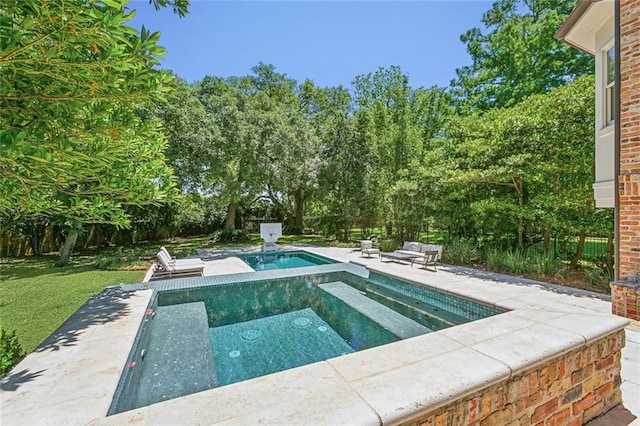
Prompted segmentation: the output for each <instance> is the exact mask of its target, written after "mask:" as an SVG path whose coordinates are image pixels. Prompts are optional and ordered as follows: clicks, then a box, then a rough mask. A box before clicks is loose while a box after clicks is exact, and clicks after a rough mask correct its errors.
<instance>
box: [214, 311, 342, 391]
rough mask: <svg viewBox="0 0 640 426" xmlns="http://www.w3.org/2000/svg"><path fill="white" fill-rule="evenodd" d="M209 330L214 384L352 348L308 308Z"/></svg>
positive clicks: (303, 363) (290, 365) (273, 371)
mask: <svg viewBox="0 0 640 426" xmlns="http://www.w3.org/2000/svg"><path fill="white" fill-rule="evenodd" d="M209 333H210V336H211V342H212V344H213V347H214V348H215V349H214V352H213V357H214V360H215V365H216V371H217V378H218V386H222V385H226V384H230V383H235V382H238V381H242V380H247V379H251V378H253V377H258V376H263V375H265V374H269V373H275V372H277V371H282V370H287V369H289V368H294V367H299V366H301V365H306V364H311V363H313V362H316V361H323V360H325V359H329V358H333V357H336V356H340V355H345V354H348V353H352V352H354V349H353V348H352V347H351V346H349V344H348V343H347V342H345V341H344V339H343V338H342V337H340V335H339V334H338V333H336V331H335V330H333V329H332V328H331V326H330V325H329V324H328V323H327V322H325V321H324V320H323V319H322V318H320V317H319V316H318V315H317V314H316V313H315V312H314V311H313V310H312V309H311V308H305V309H301V310H298V311H293V312H286V313H284V314H280V315H273V316H270V317H266V318H260V319H256V320H252V321H246V322H241V323H237V324H230V325H225V326H221V327H212V328H210V329H209ZM297 348H304V350H301V351H300V350H297Z"/></svg>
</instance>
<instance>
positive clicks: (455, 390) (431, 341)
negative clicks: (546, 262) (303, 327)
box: [2, 248, 628, 424]
mask: <svg viewBox="0 0 640 426" xmlns="http://www.w3.org/2000/svg"><path fill="white" fill-rule="evenodd" d="M305 250H307V248H305ZM308 251H310V252H311V253H316V252H317V251H318V250H308ZM318 254H321V255H324V256H326V254H323V253H318ZM326 257H331V256H326ZM337 260H340V259H337ZM356 260H357V259H356ZM336 265H338V266H336ZM398 266H399V265H398ZM331 267H333V268H337V267H340V270H344V269H345V268H346V269H349V270H353V271H359V273H364V272H363V269H362V268H361V267H359V266H357V265H350V264H332V265H320V266H318V267H307V268H304V269H305V271H304V272H305V274H306V273H309V274H311V273H314V272H312V271H310V269H316V268H320V269H321V270H323V271H322V272H315V273H323V272H327V271H326V269H332V268H331ZM368 267H369V268H371V269H372V270H378V271H379V272H380V270H379V269H380V266H379V265H375V264H371V265H368ZM403 267H404V268H408V265H404V266H403ZM296 269H298V270H296ZM299 269H300V268H294V269H289V270H280V271H260V272H256V273H238V274H228V275H221V276H216V277H198V278H184V279H176V280H170V281H171V282H166V281H165V282H162V281H155V282H153V283H148V284H146V286H147V287H150V284H151V285H152V286H153V287H154V288H155V287H156V286H157V287H158V290H159V289H160V288H166V289H169V290H170V289H178V288H184V287H191V285H190V284H189V283H190V282H191V281H192V280H197V281H200V284H201V285H216V283H218V284H219V283H229V282H241V281H243V280H246V279H247V276H248V275H251V277H254V278H255V280H262V279H272V278H276V277H282V276H293V275H299V273H300V271H299ZM388 269H389V267H388V265H387V264H384V266H382V270H383V273H386V274H390V275H396V274H393V273H389V271H388ZM391 269H393V268H391ZM335 270H337V269H335ZM412 273H414V271H412ZM255 274H259V275H262V276H261V277H257V276H256V275H255ZM444 275H445V274H441V275H440V277H442V278H445V277H444ZM396 276H397V275H396ZM416 277H418V279H420V276H419V275H416ZM426 277H429V278H432V277H434V275H426ZM400 278H402V279H409V280H412V281H414V280H413V279H412V278H407V277H404V276H402V277H400ZM447 278H449V279H450V280H451V281H452V282H449V283H447V282H442V283H439V284H438V283H436V285H433V283H429V282H425V281H429V280H424V279H420V281H421V282H420V284H423V285H429V286H431V287H435V288H438V287H440V288H441V289H442V290H444V291H448V292H451V293H453V294H460V293H467V294H471V295H472V296H475V297H471V298H473V299H475V300H478V301H480V302H483V303H488V304H493V305H494V306H501V307H503V308H509V307H510V309H513V310H512V311H511V312H507V313H504V314H501V315H497V316H494V317H490V318H486V319H483V320H478V321H474V322H472V323H468V324H464V325H460V326H457V327H453V328H450V329H446V330H443V331H440V332H436V333H432V334H428V335H423V336H418V337H415V338H411V339H407V340H404V341H400V342H396V343H392V344H389V345H385V346H381V347H377V348H372V349H369V350H366V351H362V352H357V353H354V354H351V355H346V356H343V357H339V358H333V359H329V360H327V361H323V362H319V363H315V364H310V365H307V366H303V367H298V368H295V369H292V370H287V371H284V372H280V373H275V374H271V375H267V376H263V377H259V378H256V379H252V380H249V381H246V382H241V383H236V384H233V385H228V386H224V387H221V388H216V389H211V390H207V391H204V392H200V393H197V394H192V395H187V396H184V397H181V398H176V399H173V400H169V401H164V402H161V403H157V404H153V405H151V406H148V407H143V408H140V409H136V410H132V411H128V412H124V413H121V414H117V415H114V416H110V417H104V415H105V414H106V409H104V403H103V402H102V403H100V404H97V403H96V398H99V397H98V396H96V395H97V393H98V392H97V391H98V390H99V391H100V395H102V399H108V401H109V403H110V402H111V397H112V396H113V391H115V388H114V389H113V391H109V389H105V388H108V387H110V386H113V380H112V379H111V381H110V382H109V384H108V386H107V384H106V383H98V384H94V386H89V388H90V389H94V390H95V391H96V392H94V393H92V392H88V391H87V389H83V391H84V393H85V396H84V397H82V396H80V395H78V396H76V397H74V398H71V399H68V400H66V401H63V403H61V402H57V403H55V404H54V402H55V400H56V399H60V397H61V395H58V394H57V392H55V391H56V390H60V389H62V387H61V386H62V383H68V382H69V380H65V377H64V375H65V374H67V375H68V374H69V372H71V375H72V376H73V374H74V373H75V372H76V371H77V370H75V369H74V368H73V367H74V366H70V365H68V363H67V364H65V362H64V360H62V359H61V360H59V362H60V364H58V365H57V366H56V365H55V364H54V365H50V366H49V368H48V369H47V371H45V372H44V373H42V374H41V377H42V376H46V374H48V371H52V370H55V369H56V368H57V369H58V370H59V372H60V373H62V376H61V377H59V379H60V380H59V381H58V382H57V383H53V384H51V383H48V385H49V388H48V389H45V390H43V389H42V387H43V383H42V382H41V381H40V383H35V382H38V381H39V379H38V380H31V381H28V382H25V383H23V384H22V385H32V386H28V387H30V388H31V389H30V390H29V391H27V392H26V395H25V393H23V394H22V395H21V397H20V398H18V395H15V394H14V395H11V396H13V399H11V398H6V395H5V394H6V391H3V397H2V411H3V424H12V423H13V422H15V424H18V423H20V424H25V422H26V423H39V422H42V421H44V419H47V422H49V423H54V424H55V423H59V424H63V423H66V424H68V423H76V422H74V421H73V420H74V419H77V420H78V421H77V423H86V422H89V423H90V424H122V423H125V422H131V423H134V424H155V423H171V422H176V423H208V424H210V423H226V424H246V423H260V422H264V423H267V424H273V423H306V424H309V423H311V424H339V423H350V424H353V423H358V424H392V423H395V422H399V421H403V420H407V419H409V418H411V417H412V416H414V415H416V413H418V412H420V411H423V410H424V409H425V407H426V406H428V407H430V408H432V409H436V408H437V407H438V406H440V405H442V404H445V403H446V402H447V401H449V400H451V399H453V398H456V397H459V396H463V395H465V394H469V393H471V392H473V391H475V390H478V389H480V388H484V387H486V386H488V385H490V384H492V383H496V382H498V381H500V380H504V379H505V378H508V377H510V376H513V375H515V374H517V373H518V372H520V371H523V369H528V368H531V367H532V366H534V365H536V364H540V363H542V362H544V361H545V360H546V359H549V358H550V357H554V356H558V355H560V354H563V353H566V352H569V351H571V350H573V349H576V348H580V347H583V346H585V345H586V344H588V343H589V342H592V341H593V340H595V339H598V338H599V337H602V336H604V335H606V334H608V333H612V332H615V331H617V330H620V329H622V328H624V327H625V326H626V325H627V324H628V320H626V319H624V318H620V317H616V316H613V315H610V314H605V313H599V312H594V311H593V310H592V309H590V306H591V305H589V304H588V303H587V304H586V305H585V306H581V305H580V304H579V303H574V302H572V303H566V304H562V303H560V302H559V301H558V300H557V299H558V297H559V298H563V297H566V296H564V295H558V297H551V300H550V301H549V302H550V303H548V304H546V306H545V304H541V303H537V302H536V301H532V300H522V299H523V298H524V299H527V297H526V296H527V292H524V293H525V294H523V295H520V296H521V297H515V298H514V297H511V298H509V297H506V296H505V295H504V294H502V293H501V290H500V289H496V288H493V287H494V286H491V285H489V284H490V283H489V284H487V286H486V287H487V289H488V290H490V291H480V292H474V291H473V286H469V287H470V288H467V289H462V290H463V291H460V288H457V289H456V286H457V285H458V282H456V279H455V277H454V276H447ZM167 281H169V280H167ZM444 281H446V280H444ZM458 287H461V286H458ZM498 287H499V286H498ZM122 289H123V290H124V289H127V290H132V291H133V290H142V291H135V292H134V293H131V294H133V295H136V296H135V297H132V298H131V300H134V299H135V301H136V303H135V304H133V303H130V305H127V306H128V307H126V308H125V309H128V310H129V312H130V314H129V315H127V316H124V317H123V318H119V319H118V320H117V321H114V322H113V323H111V324H112V329H111V330H109V327H108V326H107V327H105V324H95V326H92V327H87V332H86V333H85V336H84V337H87V338H89V337H90V339H86V341H87V342H89V341H90V340H92V341H93V342H97V343H100V344H103V345H110V346H113V342H114V341H113V340H111V338H115V337H116V336H115V335H114V336H108V334H109V333H111V334H113V324H115V323H118V321H120V320H123V319H124V320H127V321H126V322H127V325H124V323H122V322H120V323H119V327H121V328H126V329H127V330H128V334H126V333H125V334H126V336H125V335H123V333H121V332H120V333H118V334H120V336H121V337H122V338H121V339H120V342H121V343H119V347H124V346H126V344H129V349H128V350H127V351H126V352H127V354H126V355H125V357H126V356H128V352H129V350H130V347H131V344H132V343H133V337H132V336H131V330H129V329H130V328H132V326H133V324H135V323H136V321H137V325H135V332H137V329H138V325H139V324H140V323H141V321H142V317H143V316H144V311H145V310H146V304H148V303H149V301H150V300H151V293H152V292H150V291H144V289H145V284H138V285H132V286H123V287H122ZM456 290H458V291H456ZM498 290H500V291H498ZM511 290H513V289H511ZM467 294H461V295H462V296H465V297H469V296H468V295H467ZM547 296H549V295H545V297H547ZM553 296H555V295H553ZM483 299H484V300H483ZM131 300H130V301H127V302H131ZM144 300H146V301H147V302H146V304H145V303H144ZM542 302H544V300H543V301H542ZM599 302H600V303H603V302H604V301H599ZM81 309H82V308H81ZM74 315H75V314H74ZM72 318H73V317H72ZM70 320H71V318H70ZM65 325H67V327H68V326H69V324H67V323H65V324H63V326H62V327H61V329H63V328H64V327H65ZM107 325H108V324H107ZM135 332H134V333H135ZM55 334H56V333H54V335H55ZM84 337H83V339H84ZM124 337H126V338H127V339H130V340H131V341H130V343H127V342H128V341H127V340H126V339H124ZM514 342H515V343H514ZM89 343H91V342H89ZM81 344H82V343H78V344H77V345H75V346H71V347H61V348H60V353H63V352H64V350H70V349H74V348H76V349H77V348H78V347H80V346H81ZM34 354H35V355H36V357H35V358H34V357H33V355H34ZM34 354H32V355H29V356H28V357H27V358H25V360H24V361H23V362H22V363H21V364H19V365H18V366H17V367H16V369H14V372H17V371H20V372H22V371H31V374H33V373H35V372H36V370H37V369H38V368H41V367H40V365H41V364H39V362H40V361H43V360H42V354H43V352H34ZM38 355H40V356H38ZM25 363H26V364H25ZM118 363H119V364H118ZM109 364H110V365H112V366H113V367H109V368H108V370H109V374H110V375H111V376H113V375H114V374H116V373H117V377H118V378H119V376H120V373H119V372H118V371H117V370H119V371H122V368H123V366H124V361H123V360H122V358H121V357H120V358H118V357H114V358H113V359H112V360H110V362H109ZM445 366H446V367H447V368H444V367H445ZM114 369H115V370H116V371H114ZM103 370H104V369H103ZM80 371H84V370H83V369H80ZM100 371H102V370H100ZM452 372H453V373H454V377H455V379H453V380H452ZM84 373H87V371H84ZM106 373H107V372H106V371H105V374H106ZM12 374H15V373H12ZM4 384H5V381H3V387H4ZM35 385H38V386H35ZM109 392H111V393H110V394H109ZM38 393H39V394H40V398H41V400H42V398H44V399H46V401H42V403H40V401H41V400H39V401H38V402H36V401H34V400H33V399H32V398H34V395H36V394H38ZM52 394H53V395H52ZM89 395H91V399H87V398H89ZM17 399H22V400H23V401H22V403H21V402H20V401H17ZM29 399H31V403H30V404H29V405H26V404H24V403H26V402H27V400H29ZM16 401H17V402H16ZM34 402H35V403H34ZM23 404H24V405H23ZM10 405H13V407H11V406H10ZM88 405H91V406H94V409H92V410H90V409H89V407H87V406H88ZM16 406H18V407H20V406H23V407H25V409H24V410H15V409H10V410H7V409H8V408H15V407H16ZM26 407H31V408H29V409H27V408H26ZM33 407H37V408H35V409H34V408H33ZM213 407H215V408H213ZM327 407H331V409H330V410H328V409H327ZM56 408H57V414H56V413H54V409H56ZM74 409H75V410H76V411H73V410H74ZM70 412H73V413H74V416H72V417H69V413H70ZM60 415H62V417H60ZM81 415H82V416H84V417H82V416H81ZM56 419H57V420H56ZM30 420H34V421H30ZM38 420H39V421H38Z"/></svg>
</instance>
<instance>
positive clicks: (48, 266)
mask: <svg viewBox="0 0 640 426" xmlns="http://www.w3.org/2000/svg"><path fill="white" fill-rule="evenodd" d="M56 259H57V258H56V257H53V256H42V257H27V258H19V259H3V260H0V327H2V328H3V329H5V330H8V331H9V332H11V331H12V330H16V333H17V336H18V339H19V341H20V344H21V345H22V349H23V350H24V351H25V352H27V353H30V352H32V351H33V350H34V349H35V348H36V347H37V346H38V345H39V344H40V343H41V342H42V341H43V340H44V339H45V338H47V337H48V336H49V335H50V334H51V333H53V331H55V330H56V329H57V328H58V327H59V326H60V325H61V324H62V323H63V322H64V321H66V319H67V318H69V316H71V314H73V313H74V312H75V311H76V310H77V309H78V308H79V307H80V306H82V304H83V303H84V302H86V301H87V300H88V299H89V298H90V297H91V296H93V295H94V294H97V293H99V292H100V291H101V290H102V289H104V288H105V287H108V286H112V285H117V284H120V283H135V282H139V281H141V280H142V278H143V277H144V271H101V270H97V269H96V268H95V266H94V265H93V262H92V261H91V260H90V259H84V260H83V259H80V260H79V261H77V260H76V261H75V262H74V263H73V264H72V266H67V267H64V268H56V267H54V266H53V264H54V262H55V260H56Z"/></svg>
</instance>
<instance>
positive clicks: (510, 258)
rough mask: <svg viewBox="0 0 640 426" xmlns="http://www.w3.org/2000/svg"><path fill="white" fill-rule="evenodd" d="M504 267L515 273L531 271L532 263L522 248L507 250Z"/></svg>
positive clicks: (504, 254)
mask: <svg viewBox="0 0 640 426" xmlns="http://www.w3.org/2000/svg"><path fill="white" fill-rule="evenodd" d="M503 256H504V258H503V260H504V268H505V269H506V270H507V271H508V272H511V273H513V274H526V273H527V272H531V264H530V263H529V260H528V259H527V257H526V256H525V254H524V252H523V251H522V250H517V249H516V250H505V251H504V252H503Z"/></svg>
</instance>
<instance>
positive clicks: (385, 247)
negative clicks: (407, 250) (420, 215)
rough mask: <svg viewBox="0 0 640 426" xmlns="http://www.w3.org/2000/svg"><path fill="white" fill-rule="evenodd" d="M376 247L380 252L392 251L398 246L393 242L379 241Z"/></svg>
mask: <svg viewBox="0 0 640 426" xmlns="http://www.w3.org/2000/svg"><path fill="white" fill-rule="evenodd" d="M378 247H380V251H394V250H395V249H396V248H397V247H398V245H397V243H396V242H395V241H394V240H380V241H379V242H378Z"/></svg>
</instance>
